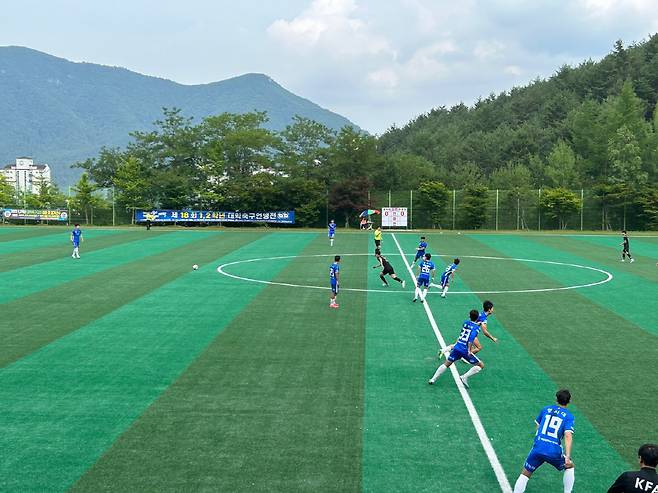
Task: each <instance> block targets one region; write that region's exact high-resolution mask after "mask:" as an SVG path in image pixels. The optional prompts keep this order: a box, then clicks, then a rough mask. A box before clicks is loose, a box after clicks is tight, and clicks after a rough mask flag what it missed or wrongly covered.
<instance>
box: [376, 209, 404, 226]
mask: <svg viewBox="0 0 658 493" xmlns="http://www.w3.org/2000/svg"><path fill="white" fill-rule="evenodd" d="M382 226H383V227H384V228H406V227H407V208H406V207H382Z"/></svg>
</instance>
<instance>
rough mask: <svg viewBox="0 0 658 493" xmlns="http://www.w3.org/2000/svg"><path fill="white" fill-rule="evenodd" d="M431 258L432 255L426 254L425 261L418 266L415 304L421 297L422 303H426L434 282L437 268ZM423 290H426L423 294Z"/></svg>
mask: <svg viewBox="0 0 658 493" xmlns="http://www.w3.org/2000/svg"><path fill="white" fill-rule="evenodd" d="M431 258H432V254H431V253H426V254H425V256H424V257H423V261H422V262H421V263H420V264H418V278H417V279H416V289H415V290H414V299H413V302H414V303H415V302H416V300H417V299H418V296H420V302H421V303H425V297H426V296H427V290H428V289H429V287H430V282H431V281H434V274H435V267H434V262H432V261H431V260H430V259H431ZM421 288H425V289H423V291H422V292H421Z"/></svg>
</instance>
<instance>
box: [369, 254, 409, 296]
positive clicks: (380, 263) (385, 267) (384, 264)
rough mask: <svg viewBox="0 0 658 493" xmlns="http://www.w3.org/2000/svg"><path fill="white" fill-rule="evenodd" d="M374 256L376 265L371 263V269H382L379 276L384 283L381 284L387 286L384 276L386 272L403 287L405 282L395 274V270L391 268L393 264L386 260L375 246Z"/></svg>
mask: <svg viewBox="0 0 658 493" xmlns="http://www.w3.org/2000/svg"><path fill="white" fill-rule="evenodd" d="M375 258H376V259H377V265H373V266H372V268H373V269H376V268H377V267H381V268H382V271H381V272H380V274H379V278H380V279H381V280H382V282H383V283H384V284H383V285H384V286H386V287H388V281H387V280H386V278H385V277H384V276H385V275H387V274H388V275H389V276H391V279H395V280H396V281H397V282H399V283H400V284H402V287H404V285H405V282H404V281H403V280H402V279H400V278H399V277H398V276H397V275H396V274H395V270H393V266H392V265H391V263H390V262H389V261H388V259H387V258H386V257H384V256H383V255H382V251H381V250H380V249H379V248H375Z"/></svg>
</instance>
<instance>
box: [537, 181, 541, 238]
mask: <svg viewBox="0 0 658 493" xmlns="http://www.w3.org/2000/svg"><path fill="white" fill-rule="evenodd" d="M537 211H538V213H537V231H541V188H540V189H539V200H538V201H537Z"/></svg>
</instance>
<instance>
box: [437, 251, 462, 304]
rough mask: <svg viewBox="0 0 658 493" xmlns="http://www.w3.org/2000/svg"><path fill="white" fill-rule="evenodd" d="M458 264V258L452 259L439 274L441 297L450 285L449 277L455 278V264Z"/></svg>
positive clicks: (444, 295)
mask: <svg viewBox="0 0 658 493" xmlns="http://www.w3.org/2000/svg"><path fill="white" fill-rule="evenodd" d="M458 265H459V259H458V258H456V259H455V260H453V262H452V264H450V265H449V266H448V267H446V270H445V271H443V274H441V289H442V291H441V298H445V297H446V293H447V292H448V288H449V287H450V278H452V279H454V278H455V271H456V270H457V266H458Z"/></svg>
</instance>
